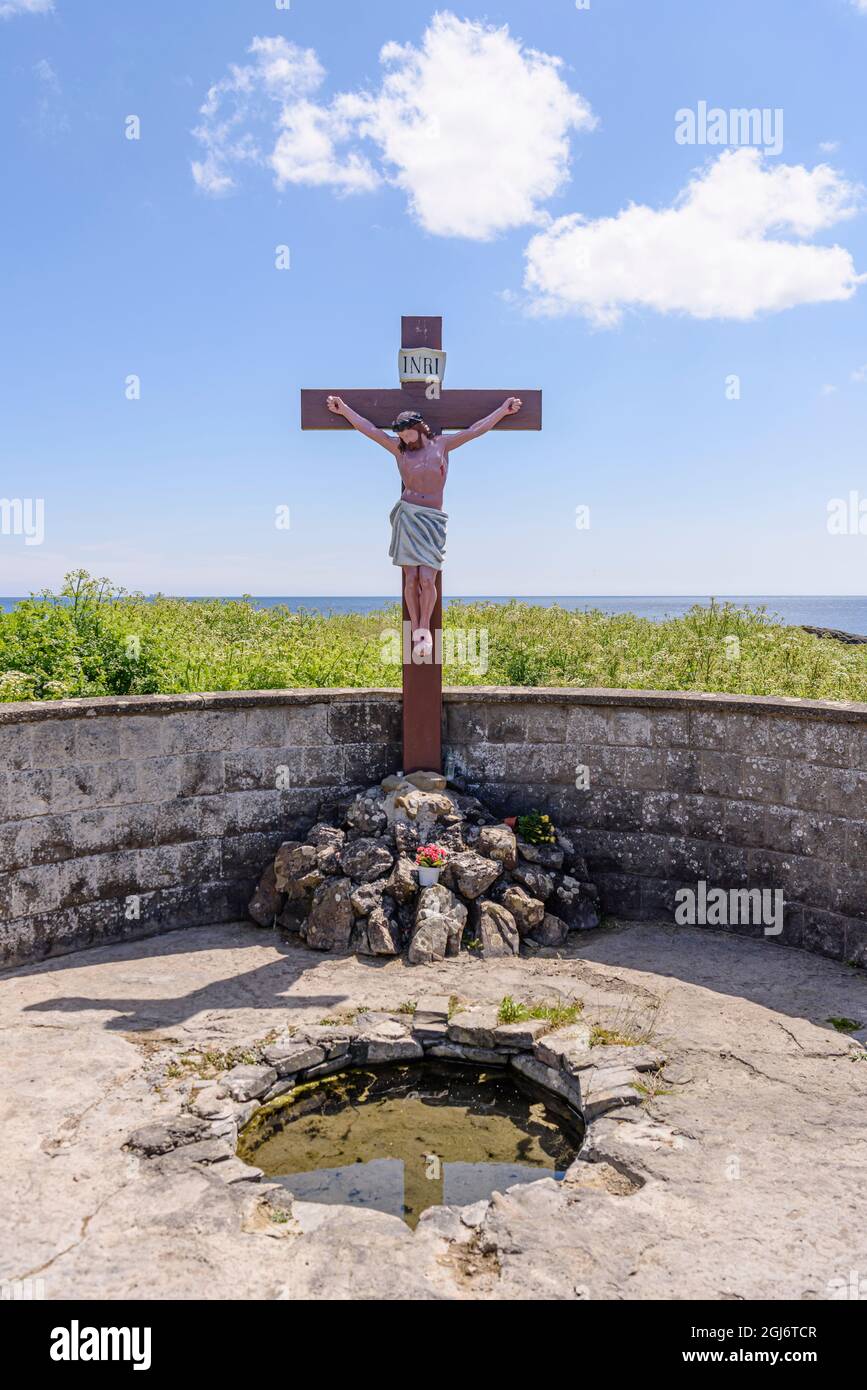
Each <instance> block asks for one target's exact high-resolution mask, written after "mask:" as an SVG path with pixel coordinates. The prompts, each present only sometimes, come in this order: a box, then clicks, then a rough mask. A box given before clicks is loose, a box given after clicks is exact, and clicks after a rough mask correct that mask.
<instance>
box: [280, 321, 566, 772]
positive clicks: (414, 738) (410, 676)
mask: <svg viewBox="0 0 867 1390" xmlns="http://www.w3.org/2000/svg"><path fill="white" fill-rule="evenodd" d="M442 345H443V321H442V319H441V318H407V317H405V318H402V319H401V341H400V347H401V349H405V348H410V349H416V350H418V351H417V352H416V353H413V357H414V358H415V361H414V362H412V363H411V364H410V365H411V369H412V371H413V374H415V369H416V368H417V369H418V372H419V374H420V375H425V376H427V380H426V381H421V382H408V381H404V382H403V383H402V385H401V387H400V388H399V389H398V390H381V391H380V390H376V389H375V388H374V389H372V390H349V391H344V390H338V389H337V388H336V387H331V388H330V389H328V390H322V391H302V392H301V428H302V429H303V430H351V429H352V426H351V425H350V423H349V421H348V420H344V419H343V417H342V416H340V415H334V414H333V413H332V412H331V411H330V410H329V409H328V406H327V405H326V401H327V398H328V396H342V398H343V399H344V400H345V401H346V404H347V405H349V406H351V407H352V409H353V410H357V411H358V413H359V414H360V415H364V416H365V417H366V419H368V420H370V421H371V422H372V423H373V424H374V425H378V426H379V428H380V429H389V428H390V427H391V424H392V422H393V421H394V420H395V419H396V418H397V416H398V415H399V414H400V412H401V411H402V410H418V411H419V412H420V413H421V414H422V415H423V416H424V419H425V420H426V421H427V423H428V424H429V425H430V427H431V429H433V430H434V431H435V432H439V431H442V430H464V429H468V428H469V426H470V425H473V424H475V422H476V421H477V420H481V419H483V418H484V417H485V416H486V415H490V414H492V413H493V411H495V410H496V409H497V407H498V406H500V405H502V403H503V401H504V400H505V399H506V398H507V397H509V396H520V398H521V400H522V401H523V402H524V405H523V409H522V410H521V411H520V412H519V413H518V414H517V415H507V416H506V417H505V418H504V419H503V420H501V421H500V423H499V424H498V425H497V426H495V428H496V429H498V430H540V429H541V428H542V392H541V391H515V390H508V391H443V390H440V385H439V380H438V379H437V378H436V377H432V376H431V375H428V374H427V372H426V366H429V365H430V362H427V363H426V361H425V357H424V351H425V349H427V350H428V352H430V353H437V352H440V351H441V350H442ZM446 506H447V504H446ZM408 629H409V609H408V607H407V603H406V593H405V585H404V594H403V632H404V634H407V632H408ZM431 630H432V633H433V636H434V652H433V654H430V653H428V658H427V660H426V661H423V662H421V663H419V662H417V661H414V660H413V659H412V651H411V647H410V643H409V642H408V641H407V640H406V637H405V639H404V641H403V643H402V648H403V652H404V656H403V771H404V772H405V773H410V772H419V771H425V772H438V771H440V770H441V768H442V704H443V695H442V661H441V655H440V654H441V652H442V574H438V575H437V601H436V607H435V609H434V613H433V619H432V622H431ZM437 656H439V659H436V658H437Z"/></svg>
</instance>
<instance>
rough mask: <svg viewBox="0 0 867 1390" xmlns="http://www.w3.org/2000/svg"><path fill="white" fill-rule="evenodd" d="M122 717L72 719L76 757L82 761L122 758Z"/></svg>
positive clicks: (105, 760) (110, 760)
mask: <svg viewBox="0 0 867 1390" xmlns="http://www.w3.org/2000/svg"><path fill="white" fill-rule="evenodd" d="M122 722H123V720H122V718H119V717H117V716H113V717H110V718H104V719H100V718H99V716H97V717H96V718H94V719H75V720H71V721H70V723H71V724H72V726H73V728H74V731H75V742H74V757H75V761H76V762H80V763H104V762H113V761H115V760H120V759H121V758H122V755H121V750H120V726H121V724H122Z"/></svg>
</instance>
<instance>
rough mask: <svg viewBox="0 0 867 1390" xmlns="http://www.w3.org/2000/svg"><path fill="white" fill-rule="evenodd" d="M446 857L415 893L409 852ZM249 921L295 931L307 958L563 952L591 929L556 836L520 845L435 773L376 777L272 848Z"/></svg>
mask: <svg viewBox="0 0 867 1390" xmlns="http://www.w3.org/2000/svg"><path fill="white" fill-rule="evenodd" d="M428 843H436V844H439V845H442V846H443V847H444V848H445V849H446V850H447V851H448V856H449V857H448V862H447V864H446V867H445V869H444V870H443V872H442V876H441V882H440V883H438V884H436V885H435V886H433V887H429V888H420V887H419V882H418V870H417V869H416V866H415V855H416V850H417V849H418V848H419V846H420V845H424V844H428ZM249 910H250V916H251V917H252V918H253V921H254V922H257V923H258V924H259V925H260V926H263V927H270V926H273V925H274V924H275V923H276V925H277V926H278V927H280V928H282V929H284V930H287V931H290V932H296V933H297V934H298V935H299V936H300V937H301V938H302V940H304V941H305V942H306V944H307V945H308V946H309V947H311V948H312V949H313V950H316V951H355V952H357V953H358V954H360V955H373V956H395V955H398V954H399V953H400V952H401V951H402V950H406V951H407V954H408V957H409V960H410V961H412V962H413V963H415V964H420V963H423V962H427V961H433V960H442V959H443V958H444V957H446V956H456V955H457V954H458V952H459V951H460V949H461V945H462V942H467V944H468V945H470V946H471V947H472V948H473V949H475V950H477V951H478V953H479V954H480V955H481V956H482V957H492V956H505V955H517V954H518V952H519V950H520V948H521V946H522V945H523V946H524V947H525V948H526V949H527V950H533V949H538V948H540V947H544V946H554V947H556V946H563V945H565V943H566V940H567V938H568V936H569V933H570V932H572V931H587V930H590V929H592V928H593V927H597V926H598V925H599V897H598V893H597V890H596V888H595V887H594V886H593V884H592V883H590V882H589V881H588V877H587V866H586V863H585V862H584V860H583V858H582V857H581V856H580V855H578V854H576V852H575V848H574V845H573V844H572V842H571V841H570V840H569V839H568V838H567V837H566V836H565V835H562V834H558V835H557V837H556V844H553V845H534V844H527V843H525V842H524V841H523V840H521V839H520V838H519V837H518V836H516V835H515V832H514V831H513V830H512V829H510V827H509V826H508V825H504V824H501V823H498V822H497V819H496V817H495V816H492V815H491V814H490V813H489V812H488V810H487V809H486V808H485V806H484V805H483V804H482V803H481V802H480V801H478V800H477V799H476V798H475V797H472V796H465V795H463V794H461V793H459V792H456V791H450V790H449V789H448V784H447V782H446V779H445V778H444V777H442V776H441V775H440V774H439V773H431V772H416V773H412V774H411V775H410V776H408V777H403V776H400V775H398V776H394V777H387V778H385V780H384V781H383V782H382V783H381V785H380V786H378V787H371V788H369V789H368V790H367V791H364V792H361V793H359V794H358V795H356V796H353V797H348V798H345V799H344V800H343V801H341V802H338V803H336V804H335V805H334V806H333V807H331V808H329V811H328V819H327V821H323V822H320V823H319V824H317V825H314V827H313V829H312V830H311V831H310V833H309V835H308V836H307V838H306V840H304V841H300V840H289V841H287V842H286V843H285V844H283V845H281V846H280V849H279V850H278V851H277V855H276V858H275V860H274V863H273V864H271V865H269V866H268V868H267V869H266V871H265V873H264V875H263V877H262V880H261V882H260V884H259V886H258V888H257V890H256V892H255V894H254V896H253V898H252V901H251V902H250V909H249Z"/></svg>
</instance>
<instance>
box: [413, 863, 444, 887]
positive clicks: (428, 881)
mask: <svg viewBox="0 0 867 1390" xmlns="http://www.w3.org/2000/svg"><path fill="white" fill-rule="evenodd" d="M441 872H442V870H441V869H431V868H428V867H427V865H425V864H419V866H418V882H419V887H420V888H432V887H433V885H434V884H435V883H439V881H440V873H441Z"/></svg>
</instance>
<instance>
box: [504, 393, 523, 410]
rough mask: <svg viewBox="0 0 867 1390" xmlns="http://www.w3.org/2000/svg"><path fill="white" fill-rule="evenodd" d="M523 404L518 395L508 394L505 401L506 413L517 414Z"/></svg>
mask: <svg viewBox="0 0 867 1390" xmlns="http://www.w3.org/2000/svg"><path fill="white" fill-rule="evenodd" d="M523 404H524V402H523V401H522V400H521V397H520V396H510V397H509V399H508V400H507V401H506V414H507V415H517V413H518V411H519V410H520V409H521V407H522V405H523Z"/></svg>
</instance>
